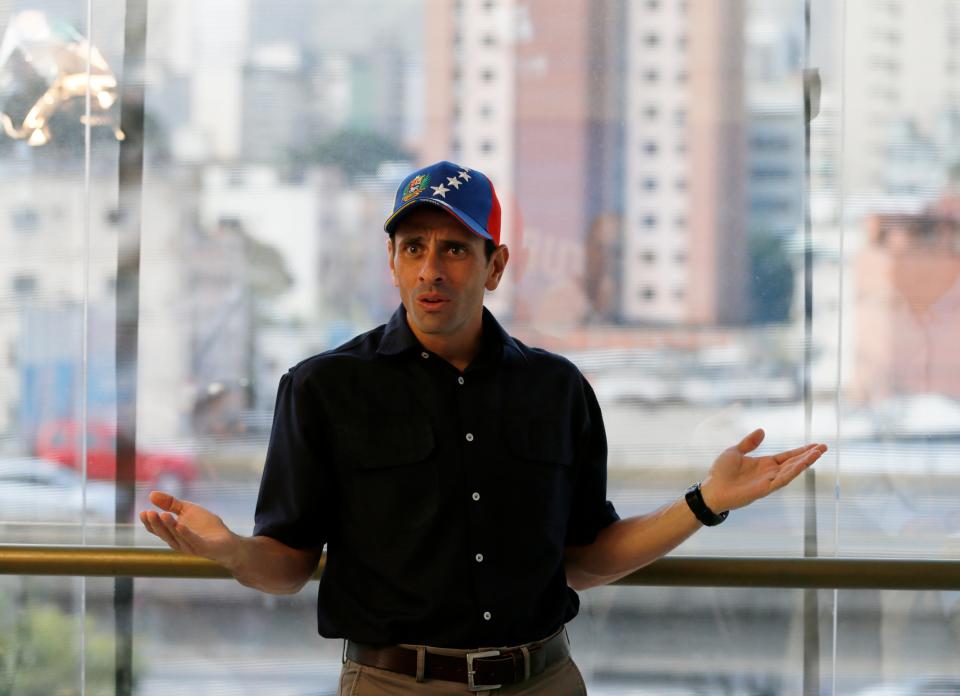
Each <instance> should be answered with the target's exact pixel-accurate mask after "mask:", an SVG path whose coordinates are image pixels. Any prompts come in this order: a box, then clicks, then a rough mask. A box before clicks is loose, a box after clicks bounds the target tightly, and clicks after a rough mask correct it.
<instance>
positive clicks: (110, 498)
mask: <svg viewBox="0 0 960 696" xmlns="http://www.w3.org/2000/svg"><path fill="white" fill-rule="evenodd" d="M115 494H116V490H115V486H114V485H113V484H112V483H107V482H104V481H100V482H88V483H87V491H86V504H87V507H86V509H87V515H88V519H90V520H91V521H96V522H104V521H110V520H112V519H113V518H114V510H115V507H116V502H115V500H116V499H115ZM83 498H84V495H83V490H82V482H81V480H80V476H78V475H77V473H76V472H75V471H71V470H70V469H66V468H64V467H63V466H61V465H60V464H58V463H56V462H50V461H47V460H45V459H40V458H39V457H3V458H0V524H36V523H38V522H76V523H79V522H80V520H81V516H82V511H83Z"/></svg>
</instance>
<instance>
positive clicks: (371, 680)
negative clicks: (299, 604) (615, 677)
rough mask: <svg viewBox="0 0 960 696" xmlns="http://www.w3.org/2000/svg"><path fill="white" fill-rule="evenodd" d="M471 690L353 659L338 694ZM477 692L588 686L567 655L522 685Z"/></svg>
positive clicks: (551, 695) (554, 691)
mask: <svg viewBox="0 0 960 696" xmlns="http://www.w3.org/2000/svg"><path fill="white" fill-rule="evenodd" d="M564 633H566V632H564ZM408 647H416V646H408ZM429 652H438V653H444V654H447V655H463V654H465V653H466V652H467V651H466V650H445V649H442V648H430V649H429ZM471 693H474V692H471V691H470V689H469V688H467V685H466V684H462V683H460V682H452V681H444V680H442V679H428V680H426V681H423V682H419V683H418V682H417V680H416V678H414V677H413V676H411V675H407V674H398V673H397V672H390V671H388V670H385V669H378V668H376V667H368V666H367V665H361V664H359V663H357V662H354V661H353V660H347V661H346V662H345V663H344V665H343V669H342V670H341V672H340V686H339V688H338V689H337V696H408V695H410V694H416V695H418V696H419V695H420V694H424V695H429V696H467V695H468V694H471ZM476 693H478V694H480V695H481V696H484V695H485V694H489V695H490V696H587V687H586V685H585V684H584V683H583V676H582V675H581V674H580V670H579V669H577V665H576V664H575V663H574V662H573V660H572V659H571V658H570V657H565V658H563V659H562V660H560V661H559V662H556V663H554V664H552V665H550V666H549V667H548V668H547V669H546V670H545V671H544V672H542V673H541V674H538V675H537V676H535V677H531V678H530V679H527V680H526V681H523V682H520V683H519V684H510V685H508V686H504V687H502V688H500V689H491V690H489V691H479V692H476Z"/></svg>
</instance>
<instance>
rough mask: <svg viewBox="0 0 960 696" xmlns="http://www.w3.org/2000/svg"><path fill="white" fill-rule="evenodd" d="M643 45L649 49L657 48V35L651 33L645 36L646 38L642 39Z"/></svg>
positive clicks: (658, 40)
mask: <svg viewBox="0 0 960 696" xmlns="http://www.w3.org/2000/svg"><path fill="white" fill-rule="evenodd" d="M643 43H645V44H646V45H647V46H649V47H650V48H653V47H654V46H657V45H659V44H660V37H659V36H658V35H657V34H653V33H650V34H647V35H646V36H644V37H643Z"/></svg>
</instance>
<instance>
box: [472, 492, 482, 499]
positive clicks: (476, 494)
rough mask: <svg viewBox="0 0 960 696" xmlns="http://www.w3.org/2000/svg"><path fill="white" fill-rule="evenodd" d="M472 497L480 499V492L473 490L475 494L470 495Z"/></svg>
mask: <svg viewBox="0 0 960 696" xmlns="http://www.w3.org/2000/svg"><path fill="white" fill-rule="evenodd" d="M470 497H471V498H473V499H474V500H480V494H479V493H477V492H476V491H474V492H473V495H472V496H470Z"/></svg>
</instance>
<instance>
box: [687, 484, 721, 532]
mask: <svg viewBox="0 0 960 696" xmlns="http://www.w3.org/2000/svg"><path fill="white" fill-rule="evenodd" d="M684 497H685V498H686V499H687V505H689V506H690V510H692V511H693V514H694V515H696V517H697V519H698V520H700V522H701V523H702V524H704V525H706V526H707V527H716V526H717V525H718V524H720V523H721V522H723V521H724V520H725V519H727V515H729V514H730V511H729V510H724V511H723V512H721V513H720V514H719V515H718V514H717V513H715V512H714V511H713V510H711V509H710V508H708V507H707V504H706V503H705V502H703V493H701V492H700V484H699V483H695V484H694V485H692V486H690V488H688V489H687V493H686V495H685V496H684Z"/></svg>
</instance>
